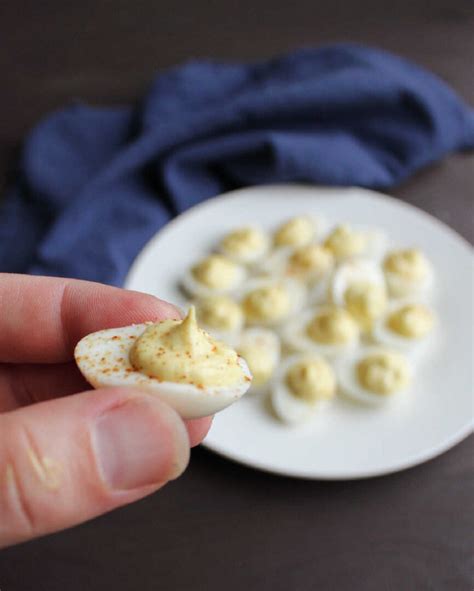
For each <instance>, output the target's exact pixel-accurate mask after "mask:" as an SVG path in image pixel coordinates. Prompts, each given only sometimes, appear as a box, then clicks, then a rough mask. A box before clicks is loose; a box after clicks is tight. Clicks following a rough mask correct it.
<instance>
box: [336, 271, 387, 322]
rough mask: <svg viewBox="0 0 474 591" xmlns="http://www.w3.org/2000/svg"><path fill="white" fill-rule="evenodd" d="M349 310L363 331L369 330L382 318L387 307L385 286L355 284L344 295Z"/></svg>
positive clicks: (365, 283) (363, 283) (367, 283)
mask: <svg viewBox="0 0 474 591" xmlns="http://www.w3.org/2000/svg"><path fill="white" fill-rule="evenodd" d="M344 300H345V304H346V307H347V309H348V310H349V312H350V313H351V314H352V315H353V316H354V318H355V319H356V320H357V322H358V323H359V325H360V326H361V328H362V329H363V330H369V329H370V328H371V327H372V325H373V323H374V321H375V320H377V319H378V318H380V317H381V316H382V314H383V313H384V311H385V308H386V306H387V293H386V290H385V287H384V286H383V285H379V284H376V283H369V282H362V281H360V282H359V281H358V282H354V283H352V284H351V285H350V286H349V287H348V288H347V290H346V292H345V293H344Z"/></svg>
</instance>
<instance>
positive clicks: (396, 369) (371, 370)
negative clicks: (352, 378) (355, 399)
mask: <svg viewBox="0 0 474 591" xmlns="http://www.w3.org/2000/svg"><path fill="white" fill-rule="evenodd" d="M356 371H357V379H358V381H359V384H360V385H361V386H363V387H364V388H365V389H366V390H369V391H370V392H372V393H374V394H380V395H388V394H393V393H394V392H397V391H399V390H402V389H403V388H404V387H405V386H407V385H408V383H409V381H410V373H409V368H408V364H407V362H406V360H405V359H404V358H403V357H402V356H401V355H399V354H398V353H393V352H390V353H388V352H381V353H373V354H371V355H368V356H367V357H366V358H365V359H363V360H362V361H360V362H359V363H358V364H357V369H356Z"/></svg>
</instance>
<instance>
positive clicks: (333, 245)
mask: <svg viewBox="0 0 474 591" xmlns="http://www.w3.org/2000/svg"><path fill="white" fill-rule="evenodd" d="M386 244H387V238H386V236H385V234H383V232H381V231H380V230H375V229H368V228H362V227H358V226H351V225H349V224H340V225H338V226H336V227H335V228H334V229H333V230H332V231H331V232H330V233H329V234H328V236H327V237H326V239H325V241H324V246H325V247H326V248H327V249H329V250H330V251H331V252H332V254H333V255H334V258H335V259H336V261H338V262H341V261H344V260H347V259H351V258H354V257H362V256H364V257H368V258H372V259H380V258H381V257H382V256H383V254H384V252H385V249H386Z"/></svg>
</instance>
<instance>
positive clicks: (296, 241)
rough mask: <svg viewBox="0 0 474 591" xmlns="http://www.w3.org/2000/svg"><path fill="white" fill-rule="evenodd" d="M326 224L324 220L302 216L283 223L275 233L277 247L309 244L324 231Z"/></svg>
mask: <svg viewBox="0 0 474 591" xmlns="http://www.w3.org/2000/svg"><path fill="white" fill-rule="evenodd" d="M325 226H326V222H325V220H324V219H323V218H319V217H316V216H311V215H301V216H297V217H294V218H291V219H289V220H287V221H286V222H283V223H282V224H281V225H280V226H279V227H278V228H277V229H276V231H275V234H274V236H273V243H274V245H275V247H277V248H278V247H285V246H291V247H294V248H295V247H297V246H303V245H304V244H309V243H310V242H312V241H314V240H315V239H317V238H318V237H319V236H320V235H321V233H322V232H323V231H324V228H325Z"/></svg>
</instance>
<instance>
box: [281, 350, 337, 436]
mask: <svg viewBox="0 0 474 591" xmlns="http://www.w3.org/2000/svg"><path fill="white" fill-rule="evenodd" d="M317 357H318V356H317V355H292V356H291V357H287V358H286V359H285V360H284V361H283V363H281V365H280V366H279V367H278V369H277V371H276V372H275V375H274V377H273V380H272V385H271V401H272V407H273V410H274V411H275V414H276V415H277V417H278V418H279V419H280V420H282V421H283V422H284V423H287V424H289V425H298V424H300V423H304V422H307V421H309V420H310V419H312V418H313V417H314V415H315V414H316V413H317V412H319V411H320V410H323V409H324V408H325V407H327V406H328V404H330V402H331V400H316V401H315V402H314V403H311V402H308V401H306V400H302V399H301V398H298V397H296V396H294V395H293V394H292V392H291V390H290V389H289V388H288V386H287V385H286V374H287V372H288V370H289V369H290V368H291V367H292V366H293V365H296V364H297V363H299V362H300V361H304V360H305V359H307V358H310V359H314V358H317Z"/></svg>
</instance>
